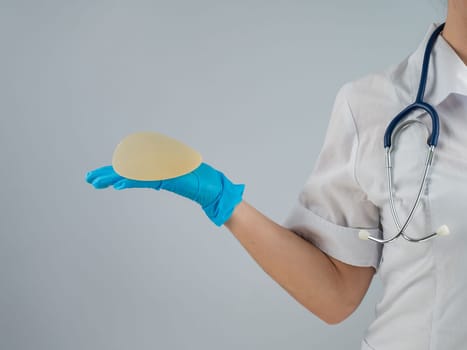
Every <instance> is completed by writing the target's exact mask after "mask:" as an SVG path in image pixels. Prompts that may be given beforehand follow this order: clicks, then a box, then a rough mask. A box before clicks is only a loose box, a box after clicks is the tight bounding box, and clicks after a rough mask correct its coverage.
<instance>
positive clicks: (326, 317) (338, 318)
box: [309, 304, 358, 326]
mask: <svg viewBox="0 0 467 350" xmlns="http://www.w3.org/2000/svg"><path fill="white" fill-rule="evenodd" d="M357 307H358V304H346V305H343V304H340V305H335V306H334V307H333V308H330V310H328V312H325V313H321V314H317V313H314V314H315V316H317V317H318V318H319V319H320V320H321V321H323V322H324V323H326V324H328V325H330V326H334V325H338V324H340V323H342V322H343V321H345V320H346V319H347V318H349V317H350V315H352V314H353V312H354V311H355V310H356V309H357ZM309 311H310V312H312V313H313V311H312V310H309Z"/></svg>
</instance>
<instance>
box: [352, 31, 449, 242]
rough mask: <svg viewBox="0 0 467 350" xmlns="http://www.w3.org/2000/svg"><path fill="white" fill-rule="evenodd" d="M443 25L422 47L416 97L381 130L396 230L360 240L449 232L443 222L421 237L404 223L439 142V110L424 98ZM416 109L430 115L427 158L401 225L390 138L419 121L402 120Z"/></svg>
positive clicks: (415, 205)
mask: <svg viewBox="0 0 467 350" xmlns="http://www.w3.org/2000/svg"><path fill="white" fill-rule="evenodd" d="M444 25H445V24H444V23H443V24H441V25H440V26H438V27H437V28H436V29H435V30H434V31H433V33H432V34H431V36H430V38H429V39H428V42H427V45H426V48H425V53H424V56H423V65H422V71H421V75H420V84H419V86H418V92H417V97H416V99H415V102H414V103H412V104H411V105H409V106H407V107H406V108H405V109H404V110H402V111H401V112H400V113H399V114H398V115H396V116H395V117H394V119H393V120H392V121H391V122H390V123H389V125H388V127H387V129H386V132H385V133H384V149H385V154H386V178H387V185H388V191H389V201H390V206H391V213H392V216H393V219H394V223H395V224H396V227H397V230H398V232H397V233H396V234H395V235H394V236H392V237H390V238H387V239H380V238H377V237H374V236H371V235H370V234H369V232H368V231H367V230H360V232H359V236H360V238H361V239H369V240H372V241H374V242H377V243H381V244H385V243H389V242H392V241H394V240H395V239H396V238H398V237H401V236H402V237H403V238H404V239H405V240H407V241H409V242H413V243H420V242H425V241H427V240H429V239H431V238H433V237H436V236H443V235H447V234H449V228H448V227H447V226H446V225H442V226H441V227H440V228H438V230H436V232H434V233H431V234H429V235H426V236H424V237H421V238H413V237H410V236H409V235H407V234H406V233H405V230H406V228H407V226H408V225H409V224H410V222H411V221H412V219H413V217H414V213H415V211H416V209H417V208H418V205H419V203H420V199H421V196H422V193H423V192H424V190H425V187H426V180H427V177H428V174H429V172H430V168H431V166H432V163H433V157H434V153H435V149H436V146H437V145H438V138H439V117H438V113H437V112H436V109H435V108H434V107H433V106H432V105H430V104H429V103H427V102H425V101H424V100H423V98H424V95H425V88H426V82H427V78H428V67H429V64H430V56H431V52H432V50H433V46H434V44H435V42H436V39H437V38H438V36H439V34H440V33H441V32H442V30H443V28H444ZM417 109H422V110H424V111H425V112H427V113H428V115H429V116H430V117H431V135H430V136H429V138H428V140H427V145H428V151H427V158H426V162H425V169H424V171H423V176H422V180H421V181H420V187H419V190H418V193H417V197H416V200H415V201H414V203H413V205H412V209H411V210H410V213H409V215H408V216H407V219H406V220H405V222H404V224H403V225H401V224H400V220H399V216H398V214H397V210H396V207H395V204H394V192H395V191H394V188H393V187H394V186H393V179H392V161H391V152H392V141H393V139H394V137H395V135H396V134H397V133H398V132H399V131H400V130H402V129H403V128H404V127H406V126H407V125H408V124H409V123H411V122H419V121H416V120H407V121H404V119H405V118H406V117H407V116H408V115H409V114H410V113H412V112H413V111H415V110H417Z"/></svg>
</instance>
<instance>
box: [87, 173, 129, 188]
mask: <svg viewBox="0 0 467 350" xmlns="http://www.w3.org/2000/svg"><path fill="white" fill-rule="evenodd" d="M122 179H123V177H122V176H120V175H118V174H117V173H115V172H114V173H111V174H106V175H102V176H99V177H97V178H95V179H94V181H92V185H93V186H94V187H95V188H97V189H102V188H107V187H109V186H111V185H113V184H115V183H116V182H118V181H121V180H122Z"/></svg>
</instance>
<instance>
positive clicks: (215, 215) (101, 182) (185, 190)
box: [86, 163, 245, 226]
mask: <svg viewBox="0 0 467 350" xmlns="http://www.w3.org/2000/svg"><path fill="white" fill-rule="evenodd" d="M86 181H87V182H89V183H90V184H92V185H93V186H94V187H95V188H97V189H103V188H107V187H109V186H113V187H114V188H115V189H116V190H123V189H126V188H152V189H155V190H160V189H163V190H167V191H170V192H174V193H176V194H178V195H181V196H183V197H186V198H189V199H191V200H193V201H195V202H197V203H198V204H200V205H201V207H202V208H203V210H204V212H205V213H206V215H207V216H208V217H209V219H211V221H212V222H214V223H215V224H216V225H217V226H221V225H223V224H224V223H225V222H226V221H227V220H228V219H229V218H230V216H231V215H232V213H233V211H234V209H235V207H236V206H237V205H238V204H239V203H240V202H241V201H242V195H243V191H244V188H245V185H236V184H233V183H232V182H230V180H229V179H227V177H226V176H225V175H224V174H222V173H221V172H220V171H218V170H216V169H214V168H213V167H211V166H209V165H208V164H206V163H202V164H201V165H200V166H199V167H198V168H196V169H195V170H193V171H192V172H191V173H188V174H186V175H183V176H179V177H175V178H172V179H168V180H162V181H138V180H131V179H127V178H124V177H122V176H120V175H118V174H117V173H116V172H115V171H114V169H113V167H112V166H110V165H109V166H104V167H102V168H98V169H95V170H92V171H90V172H88V173H87V174H86Z"/></svg>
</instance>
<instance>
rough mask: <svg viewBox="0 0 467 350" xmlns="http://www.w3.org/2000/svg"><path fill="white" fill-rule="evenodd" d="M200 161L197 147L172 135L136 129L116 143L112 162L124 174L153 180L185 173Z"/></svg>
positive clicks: (127, 176)
mask: <svg viewBox="0 0 467 350" xmlns="http://www.w3.org/2000/svg"><path fill="white" fill-rule="evenodd" d="M201 161H202V159H201V155H200V154H199V153H198V152H197V151H196V150H194V149H192V148H190V147H188V146H187V145H185V144H183V143H181V142H179V141H177V140H175V139H172V138H170V137H168V136H165V135H163V134H160V133H156V132H138V133H134V134H131V135H128V136H127V137H125V138H124V139H123V140H122V141H121V142H120V143H119V144H118V145H117V147H116V148H115V151H114V154H113V157H112V166H113V168H114V170H115V172H116V173H117V174H119V175H121V176H123V177H126V178H129V179H133V180H141V181H155V180H165V179H170V178H173V177H177V176H181V175H184V174H187V173H189V172H191V171H192V170H194V169H196V168H197V167H198V166H199V165H200V164H201Z"/></svg>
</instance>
